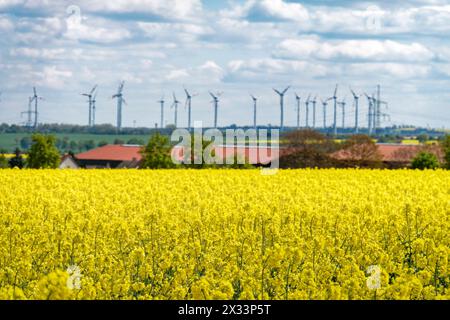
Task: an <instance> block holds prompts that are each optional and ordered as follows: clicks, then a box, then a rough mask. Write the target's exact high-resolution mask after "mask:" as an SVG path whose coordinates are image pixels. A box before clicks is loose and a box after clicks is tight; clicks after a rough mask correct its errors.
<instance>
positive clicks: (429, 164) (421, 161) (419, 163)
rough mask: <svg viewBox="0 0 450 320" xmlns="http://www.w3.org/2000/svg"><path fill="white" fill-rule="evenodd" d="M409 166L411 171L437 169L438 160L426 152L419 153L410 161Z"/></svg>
mask: <svg viewBox="0 0 450 320" xmlns="http://www.w3.org/2000/svg"><path fill="white" fill-rule="evenodd" d="M411 166H412V168H413V169H420V170H425V169H437V168H439V160H438V158H437V157H436V156H435V155H434V154H432V153H428V152H420V153H419V154H418V155H417V156H416V157H415V158H414V159H413V161H412V163H411Z"/></svg>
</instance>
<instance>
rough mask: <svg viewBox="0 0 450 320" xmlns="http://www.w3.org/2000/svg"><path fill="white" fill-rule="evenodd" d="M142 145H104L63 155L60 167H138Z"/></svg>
mask: <svg viewBox="0 0 450 320" xmlns="http://www.w3.org/2000/svg"><path fill="white" fill-rule="evenodd" d="M141 149H142V147H141V146H137V145H106V146H103V147H100V148H97V149H93V150H90V151H87V152H84V153H79V154H76V155H75V159H74V158H73V157H71V156H64V157H63V159H62V161H61V165H60V168H61V169H63V168H72V169H73V168H76V167H78V168H85V169H109V168H110V169H121V168H129V169H132V168H139V164H140V162H141V160H142V155H141V153H140V151H141Z"/></svg>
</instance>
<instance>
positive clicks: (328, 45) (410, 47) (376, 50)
mask: <svg viewBox="0 0 450 320" xmlns="http://www.w3.org/2000/svg"><path fill="white" fill-rule="evenodd" d="M275 56H276V57H280V58H288V59H297V60H300V59H310V58H313V59H322V60H341V59H350V60H367V61H410V62H411V61H430V60H431V59H433V57H434V54H433V52H431V51H430V50H429V49H428V48H426V47H425V46H424V45H422V44H420V43H417V42H415V43H410V44H403V43H400V42H396V41H391V40H344V41H332V42H330V41H328V42H327V41H321V40H320V39H319V38H318V37H303V38H299V39H287V40H284V41H283V42H281V43H280V44H279V45H278V47H277V49H276V51H275Z"/></svg>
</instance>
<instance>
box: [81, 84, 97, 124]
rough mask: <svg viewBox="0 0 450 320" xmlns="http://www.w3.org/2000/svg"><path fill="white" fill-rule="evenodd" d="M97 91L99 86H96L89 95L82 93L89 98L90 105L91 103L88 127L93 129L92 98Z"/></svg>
mask: <svg viewBox="0 0 450 320" xmlns="http://www.w3.org/2000/svg"><path fill="white" fill-rule="evenodd" d="M96 89H97V85H95V86H94V87H93V88H92V90H91V91H90V92H89V93H82V94H81V95H82V96H85V97H87V98H88V103H89V121H88V125H89V127H92V126H93V125H92V97H93V94H94V92H95V90H96Z"/></svg>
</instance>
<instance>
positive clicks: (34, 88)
mask: <svg viewBox="0 0 450 320" xmlns="http://www.w3.org/2000/svg"><path fill="white" fill-rule="evenodd" d="M33 92H34V96H37V93H36V87H33Z"/></svg>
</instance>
